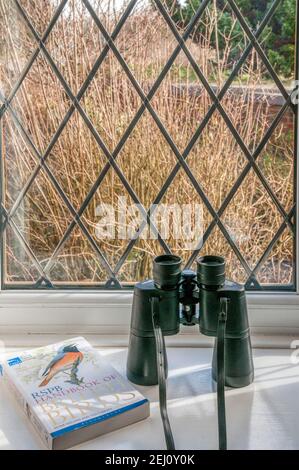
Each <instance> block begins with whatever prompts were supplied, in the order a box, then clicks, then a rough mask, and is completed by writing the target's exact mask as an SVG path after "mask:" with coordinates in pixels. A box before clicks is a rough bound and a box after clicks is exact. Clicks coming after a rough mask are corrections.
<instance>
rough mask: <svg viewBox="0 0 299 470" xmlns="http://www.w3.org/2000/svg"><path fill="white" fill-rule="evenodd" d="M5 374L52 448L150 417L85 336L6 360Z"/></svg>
mask: <svg viewBox="0 0 299 470" xmlns="http://www.w3.org/2000/svg"><path fill="white" fill-rule="evenodd" d="M2 366H3V370H4V378H5V379H6V382H7V384H8V385H9V387H10V389H11V391H12V392H13V394H14V395H15V397H16V399H17V400H18V402H19V403H20V404H21V406H22V408H23V410H24V411H25V413H26V415H27V417H28V419H29V421H30V422H31V424H32V425H33V427H34V428H35V430H36V431H37V433H38V435H39V436H40V437H41V439H42V441H43V442H44V444H45V445H46V447H47V448H48V449H65V448H68V447H71V446H73V445H76V444H79V443H81V442H83V441H86V440H88V439H92V438H94V437H96V436H99V435H101V434H105V433H107V432H110V431H113V430H115V429H119V428H121V427H123V426H126V425H129V424H132V423H134V422H137V421H140V420H142V419H145V418H146V417H148V416H149V402H148V400H147V399H145V398H144V397H143V396H142V395H141V394H140V393H139V392H138V391H137V390H136V389H135V388H134V387H133V385H132V384H131V383H130V382H128V381H127V380H126V379H125V378H124V377H122V375H121V374H119V373H118V372H117V371H116V370H115V369H114V368H113V367H112V366H111V365H110V364H109V362H108V361H107V360H106V359H104V358H103V357H102V356H101V355H100V353H99V352H98V351H96V350H95V349H94V348H92V347H91V345H90V344H89V343H88V342H87V341H86V340H85V339H84V338H81V337H79V338H73V339H70V340H67V341H63V342H60V343H57V344H53V345H49V346H46V347H42V348H37V349H34V350H30V351H25V352H22V353H19V354H17V355H13V356H10V357H6V358H5V359H4V360H3V361H2Z"/></svg>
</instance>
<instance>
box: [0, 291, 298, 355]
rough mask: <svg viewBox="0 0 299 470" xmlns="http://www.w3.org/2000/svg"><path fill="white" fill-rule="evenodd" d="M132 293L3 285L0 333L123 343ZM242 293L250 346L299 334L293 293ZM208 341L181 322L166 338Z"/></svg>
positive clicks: (276, 343)
mask: <svg viewBox="0 0 299 470" xmlns="http://www.w3.org/2000/svg"><path fill="white" fill-rule="evenodd" d="M132 297H133V294H132V291H97V292H94V291H93V292H91V291H82V290H80V291H79V290H78V291H76V290H74V291H59V292H58V291H57V292H46V291H35V292H24V291H2V292H1V293H0V332H1V337H3V336H4V335H5V336H6V337H7V336H8V337H10V338H11V342H13V337H16V335H17V336H18V337H19V338H20V335H23V337H24V336H25V335H40V334H42V335H61V336H64V337H65V336H72V335H76V334H84V335H86V334H88V335H92V336H95V337H97V336H101V338H102V340H101V344H103V341H104V344H105V345H122V346H124V345H126V344H127V338H128V331H129V324H130V313H131V305H132ZM247 299H248V310H249V321H250V326H251V331H252V339H253V344H254V346H256V347H290V343H291V341H292V340H296V339H299V296H298V295H297V294H295V293H258V294H254V293H248V295H247ZM24 339H25V338H24ZM31 339H32V336H31ZM211 341H212V340H211V338H207V337H205V336H202V335H199V334H198V328H197V327H191V328H189V327H185V328H182V329H181V334H180V335H177V336H174V337H170V338H168V343H169V345H171V346H176V345H178V346H184V345H188V346H210V345H211Z"/></svg>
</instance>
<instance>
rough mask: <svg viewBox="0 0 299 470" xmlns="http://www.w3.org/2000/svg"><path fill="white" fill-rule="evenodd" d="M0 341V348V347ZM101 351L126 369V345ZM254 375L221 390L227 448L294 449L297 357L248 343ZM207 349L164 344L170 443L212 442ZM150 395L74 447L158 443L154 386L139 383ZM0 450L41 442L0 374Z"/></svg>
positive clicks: (298, 427) (298, 442)
mask: <svg viewBox="0 0 299 470" xmlns="http://www.w3.org/2000/svg"><path fill="white" fill-rule="evenodd" d="M0 349H1V348H0ZM101 351H102V353H103V354H104V355H105V356H106V357H107V359H108V360H109V361H111V363H112V365H113V366H114V367H115V368H116V369H118V370H119V372H120V373H121V374H122V375H123V376H125V371H126V349H120V348H106V349H101ZM253 353H254V366H255V381H254V382H253V383H252V384H251V385H249V386H248V387H244V388H240V389H230V390H228V391H227V392H226V415H227V432H228V436H227V437H228V449H271V450H274V449H275V450H277V449H289V450H293V449H299V432H298V431H299V419H298V416H299V401H298V394H299V365H298V364H293V363H292V362H291V361H290V351H288V350H282V349H280V350H273V349H268V350H266V349H265V350H258V349H255V350H254V351H253ZM211 358H212V350H211V349H209V348H205V349H194V348H193V349H192V348H184V349H181V348H171V349H170V350H169V351H168V363H169V377H168V387H167V388H168V412H169V419H170V422H171V426H172V430H173V435H174V439H175V443H176V448H177V449H178V450H180V449H202V450H205V449H217V447H218V439H217V404H216V394H215V388H214V387H213V383H212V381H211ZM138 388H139V389H140V391H141V392H142V393H143V394H144V395H145V396H146V397H147V398H148V399H149V400H150V402H151V415H150V417H149V418H148V419H146V420H145V421H142V422H140V423H136V424H133V425H131V426H129V427H125V428H123V429H120V430H118V431H115V432H113V433H110V434H106V435H104V436H101V437H98V438H97V439H94V440H92V441H87V442H85V443H84V444H81V445H80V446H77V447H76V449H77V450H79V449H81V450H85V449H90V450H97V449H109V450H110V449H111V450H114V451H117V450H124V449H125V450H134V449H165V443H164V437H163V430H162V424H161V418H160V412H159V406H158V387H156V386H154V387H138ZM0 422H1V428H0V451H1V450H5V449H7V450H8V449H11V450H13V449H40V448H42V447H41V443H40V441H39V439H38V437H36V436H35V433H34V431H33V430H32V429H31V427H30V425H29V423H28V420H27V418H26V417H25V415H23V414H22V411H21V410H20V409H19V408H18V405H17V404H15V402H14V401H13V399H11V397H10V396H9V395H8V393H7V390H6V389H5V387H2V383H1V380H0Z"/></svg>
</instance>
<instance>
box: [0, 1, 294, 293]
mask: <svg viewBox="0 0 299 470" xmlns="http://www.w3.org/2000/svg"><path fill="white" fill-rule="evenodd" d="M296 3H297V2H296V0H278V1H277V2H274V3H273V4H270V3H269V2H247V1H244V0H234V1H233V0H226V1H222V0H221V1H220V0H217V1H212V0H210V1H209V0H203V1H202V2H199V1H197V0H185V1H180V0H179V1H178V0H153V1H150V2H149V1H147V0H136V1H129V0H121V1H117V2H111V1H109V0H103V1H98V0H89V1H87V0H86V1H82V0H35V1H34V2H33V1H31V0H18V1H15V0H7V1H0V65H1V67H0V128H1V139H0V145H1V159H2V171H1V173H2V177H3V181H2V182H1V183H2V187H3V191H2V201H1V203H2V218H3V232H4V233H3V237H2V252H3V260H4V263H3V267H4V271H3V285H4V287H8V288H9V287H16V286H17V287H24V288H46V287H47V288H50V287H51V288H52V287H57V288H59V287H63V288H65V287H67V286H74V285H76V286H84V287H85V286H94V287H106V288H107V287H114V288H115V287H119V286H125V287H127V286H128V285H133V284H134V283H135V282H137V281H140V280H142V279H143V278H145V277H147V278H148V277H150V276H151V275H152V265H151V261H152V257H153V256H155V255H158V254H161V253H164V252H172V253H174V254H177V255H179V256H181V257H182V259H183V263H184V266H186V267H192V268H194V267H195V260H196V257H197V256H198V255H202V254H208V253H210V254H220V255H223V256H225V258H226V261H227V275H228V276H229V277H231V278H232V279H235V280H237V281H239V282H242V283H245V285H246V287H247V288H248V289H276V288H283V289H294V288H295V279H294V277H295V276H294V272H295V270H294V265H295V261H296V260H295V257H296V253H295V249H294V247H295V225H296V220H295V214H296V206H295V202H296V201H295V183H294V175H295V168H296V158H295V157H296V153H297V149H296V147H295V146H296V145H297V144H298V139H297V135H296V132H297V129H296V120H295V112H296V106H294V105H293V104H292V103H291V100H290V93H291V91H292V87H293V84H292V81H293V79H294V78H295V75H294V57H295V56H296V54H297V53H298V51H295V30H296V21H297V16H298V12H297V13H296ZM197 210H198V213H196V211H197ZM109 217H110V218H109ZM150 222H151V226H150V225H149V224H150ZM108 235H109V236H108ZM192 236H193V238H192ZM190 237H191V238H192V239H191V240H190ZM118 283H120V284H118Z"/></svg>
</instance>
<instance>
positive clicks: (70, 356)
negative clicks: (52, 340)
mask: <svg viewBox="0 0 299 470" xmlns="http://www.w3.org/2000/svg"><path fill="white" fill-rule="evenodd" d="M82 359H83V354H82V352H81V351H79V350H78V348H77V346H76V345H75V344H70V345H67V346H61V348H59V349H58V351H57V354H56V356H55V357H54V358H53V359H52V361H51V362H50V363H49V364H48V366H47V367H46V369H45V371H44V373H43V377H45V378H44V380H43V381H42V382H41V384H40V385H39V387H45V386H46V385H48V383H49V382H50V380H51V379H52V378H53V377H54V376H55V375H56V374H58V373H59V372H65V371H66V370H69V369H72V372H73V370H74V375H76V370H77V367H78V365H79V364H80V362H81V361H82ZM73 368H74V369H73ZM71 374H72V373H71ZM77 380H78V379H77Z"/></svg>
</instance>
